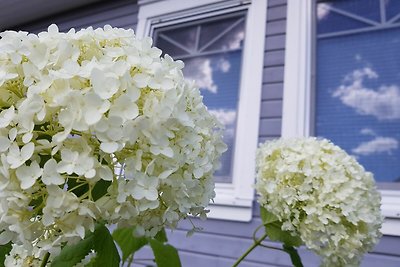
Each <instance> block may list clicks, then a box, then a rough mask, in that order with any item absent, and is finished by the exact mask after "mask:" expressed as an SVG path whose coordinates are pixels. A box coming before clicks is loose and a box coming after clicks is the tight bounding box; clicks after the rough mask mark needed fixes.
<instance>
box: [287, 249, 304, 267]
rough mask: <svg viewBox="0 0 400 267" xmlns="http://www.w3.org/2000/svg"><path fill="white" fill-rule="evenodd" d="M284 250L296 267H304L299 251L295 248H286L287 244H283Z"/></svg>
mask: <svg viewBox="0 0 400 267" xmlns="http://www.w3.org/2000/svg"><path fill="white" fill-rule="evenodd" d="M283 250H284V251H285V252H286V253H288V254H289V256H290V259H291V260H292V264H293V266H294V267H303V263H302V262H301V258H300V255H299V253H297V250H296V249H295V248H294V247H292V246H286V245H285V244H283Z"/></svg>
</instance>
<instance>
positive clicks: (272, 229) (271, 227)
mask: <svg viewBox="0 0 400 267" xmlns="http://www.w3.org/2000/svg"><path fill="white" fill-rule="evenodd" d="M281 227H282V223H281V222H273V223H269V224H266V225H265V231H266V232H267V234H268V237H269V239H271V240H272V241H280V242H282V243H283V244H285V245H286V246H293V247H298V246H301V245H302V244H303V242H302V241H301V239H300V237H299V236H292V235H291V234H290V232H288V231H283V230H282V228H281Z"/></svg>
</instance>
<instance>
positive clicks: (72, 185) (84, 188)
mask: <svg viewBox="0 0 400 267" xmlns="http://www.w3.org/2000/svg"><path fill="white" fill-rule="evenodd" d="M67 184H68V188H70V189H72V188H75V187H77V186H78V185H80V184H82V183H77V179H74V178H72V179H68V182H67ZM88 190H89V186H88V185H87V184H84V185H81V186H79V187H77V188H75V189H74V190H72V192H73V193H74V194H75V195H76V196H77V197H80V196H82V195H83V194H85V193H86V192H87V191H88Z"/></svg>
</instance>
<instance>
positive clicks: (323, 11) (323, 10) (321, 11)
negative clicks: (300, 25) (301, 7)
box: [317, 3, 332, 20]
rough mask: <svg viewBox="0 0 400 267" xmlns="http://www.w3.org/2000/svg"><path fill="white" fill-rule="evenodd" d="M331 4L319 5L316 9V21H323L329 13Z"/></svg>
mask: <svg viewBox="0 0 400 267" xmlns="http://www.w3.org/2000/svg"><path fill="white" fill-rule="evenodd" d="M331 5H332V4H326V3H320V4H318V7H317V19H318V20H323V19H324V18H326V17H327V16H328V15H329V13H330V12H331V10H330V7H331Z"/></svg>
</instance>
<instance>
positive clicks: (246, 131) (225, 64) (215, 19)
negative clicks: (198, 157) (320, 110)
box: [137, 0, 267, 221]
mask: <svg viewBox="0 0 400 267" xmlns="http://www.w3.org/2000/svg"><path fill="white" fill-rule="evenodd" d="M266 4H267V3H266V1H265V0H253V1H241V0H190V1H180V0H164V1H149V0H148V1H139V5H140V8H139V16H138V17H139V21H138V28H137V35H138V36H146V35H150V36H152V37H153V40H154V44H155V45H156V46H157V47H159V48H161V49H162V50H163V52H164V53H166V54H169V55H170V56H172V57H173V58H174V59H181V60H183V61H184V62H185V68H184V70H183V72H184V75H185V78H187V79H189V80H195V81H196V83H197V85H198V86H199V88H200V90H201V93H202V95H203V97H204V102H205V104H206V105H207V107H208V108H209V110H210V112H211V113H213V114H214V115H215V116H216V117H217V118H218V119H219V121H220V122H221V123H223V124H224V125H225V134H224V139H225V142H226V143H227V144H228V151H227V152H226V153H225V154H224V155H223V157H222V159H221V163H222V167H221V168H220V169H219V170H218V171H217V173H216V174H215V177H216V183H217V184H216V194H217V196H216V198H215V203H213V204H212V205H211V207H210V210H211V212H210V216H209V217H211V218H219V219H229V220H238V221H249V220H250V219H251V217H252V214H251V212H252V205H253V198H254V190H253V187H252V185H253V183H254V174H255V168H254V167H255V150H256V148H257V141H258V123H259V112H260V103H261V84H262V70H263V55H264V39H265V34H264V32H265V24H266V10H267V6H266ZM250 44H251V45H250Z"/></svg>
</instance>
